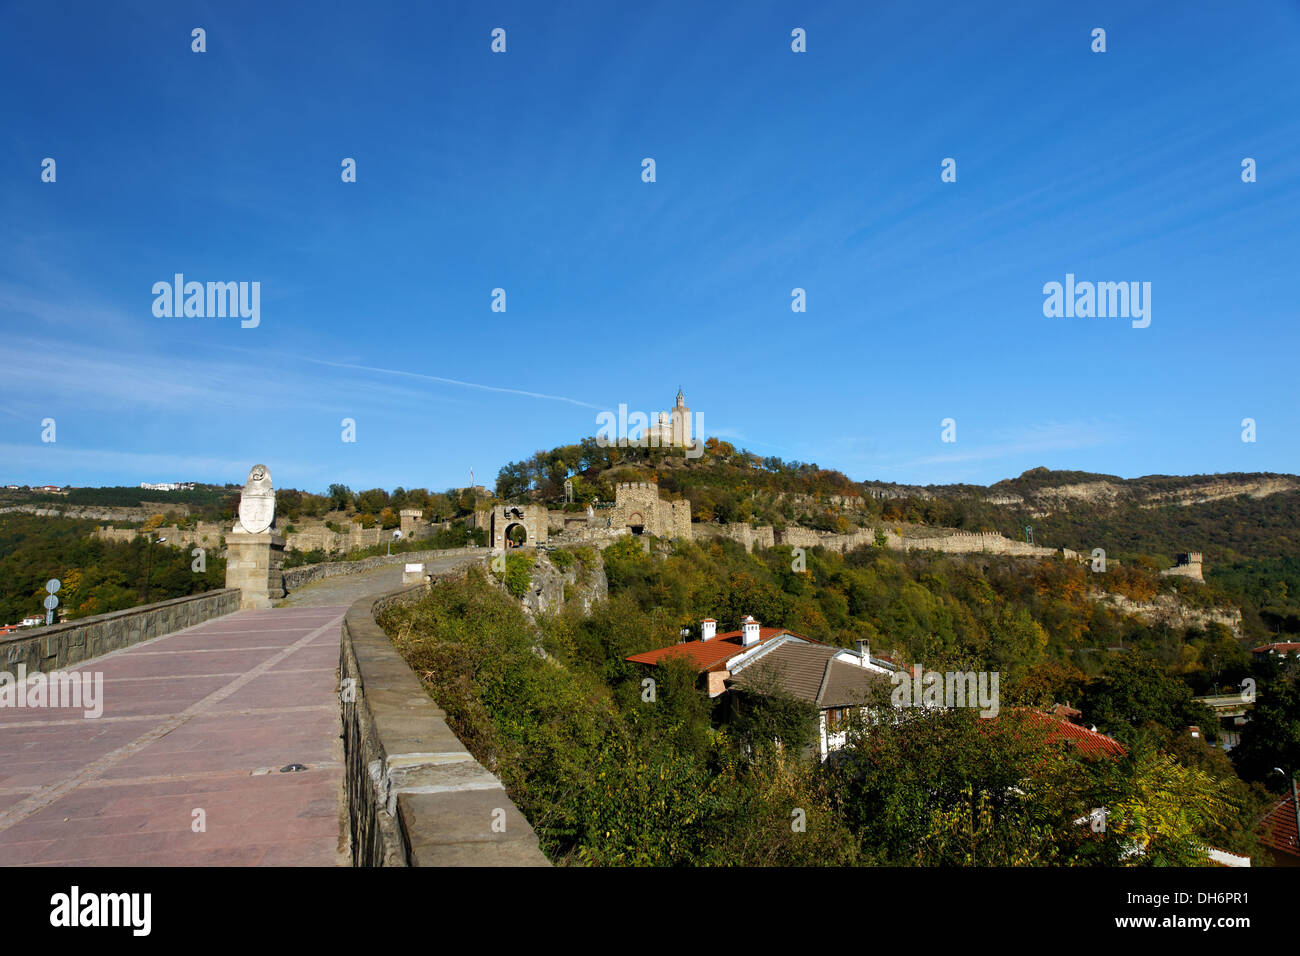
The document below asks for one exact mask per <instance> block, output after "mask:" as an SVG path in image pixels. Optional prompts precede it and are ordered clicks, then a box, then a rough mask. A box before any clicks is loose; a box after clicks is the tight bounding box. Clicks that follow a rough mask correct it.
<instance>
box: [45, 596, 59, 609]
mask: <svg viewBox="0 0 1300 956" xmlns="http://www.w3.org/2000/svg"><path fill="white" fill-rule="evenodd" d="M58 606H59V599H58V598H56V597H55V596H54V595H53V594H51V595H50V596H49V597H47V598H46V599H45V610H47V611H53V610H54V609H55V608H56V607H58Z"/></svg>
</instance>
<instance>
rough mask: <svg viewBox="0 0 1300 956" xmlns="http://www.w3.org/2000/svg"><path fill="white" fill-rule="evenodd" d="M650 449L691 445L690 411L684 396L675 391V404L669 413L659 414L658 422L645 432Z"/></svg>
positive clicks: (680, 392)
mask: <svg viewBox="0 0 1300 956" xmlns="http://www.w3.org/2000/svg"><path fill="white" fill-rule="evenodd" d="M645 438H646V439H647V444H648V445H649V446H650V447H651V448H656V447H658V448H671V447H673V446H679V447H682V448H687V447H689V446H690V444H691V410H690V409H689V408H687V407H686V396H685V395H684V394H683V393H682V390H681V389H680V388H678V389H677V403H676V404H675V405H673V410H672V411H671V412H660V413H659V421H658V422H657V423H656V424H654V425H650V426H649V427H647V428H646V430H645Z"/></svg>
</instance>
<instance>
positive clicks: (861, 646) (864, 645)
mask: <svg viewBox="0 0 1300 956" xmlns="http://www.w3.org/2000/svg"><path fill="white" fill-rule="evenodd" d="M858 653H859V654H861V655H862V666H863V667H866V666H867V665H868V664H870V663H871V643H870V642H869V641H858Z"/></svg>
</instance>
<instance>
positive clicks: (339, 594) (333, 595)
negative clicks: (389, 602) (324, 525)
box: [278, 548, 488, 607]
mask: <svg viewBox="0 0 1300 956" xmlns="http://www.w3.org/2000/svg"><path fill="white" fill-rule="evenodd" d="M487 553H488V551H487V549H486V548H484V549H482V550H481V551H479V552H478V553H472V552H471V553H469V554H466V553H464V552H458V553H456V554H450V555H448V556H447V557H445V558H434V559H432V560H429V561H425V562H424V570H425V571H428V572H430V573H437V572H439V571H450V570H452V569H453V568H461V567H464V566H465V565H467V564H481V563H483V562H484V561H485V560H487V557H486V555H487ZM401 586H402V565H401V564H394V565H390V566H389V567H383V568H374V569H372V570H370V571H362V572H361V573H359V574H340V575H336V576H335V577H332V578H322V579H321V580H319V581H313V582H312V583H311V584H304V585H303V586H302V587H301V588H297V589H296V590H294V591H293V592H292V593H290V594H289V595H288V596H287V597H286V598H285V599H284V600H283V601H280V602H279V605H278V606H279V607H313V606H324V605H337V604H343V605H350V604H351V603H352V602H353V601H359V600H360V599H361V598H363V597H365V596H366V595H368V594H373V595H375V596H379V595H381V594H385V593H387V592H389V591H396V590H397V589H398V588H400V587H401Z"/></svg>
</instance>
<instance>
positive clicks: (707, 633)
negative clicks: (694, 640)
mask: <svg viewBox="0 0 1300 956" xmlns="http://www.w3.org/2000/svg"><path fill="white" fill-rule="evenodd" d="M717 633H718V622H717V621H715V620H714V619H713V618H711V617H706V618H705V619H704V620H702V621H700V640H702V641H710V640H712V639H713V637H714V635H716V634H717Z"/></svg>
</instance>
